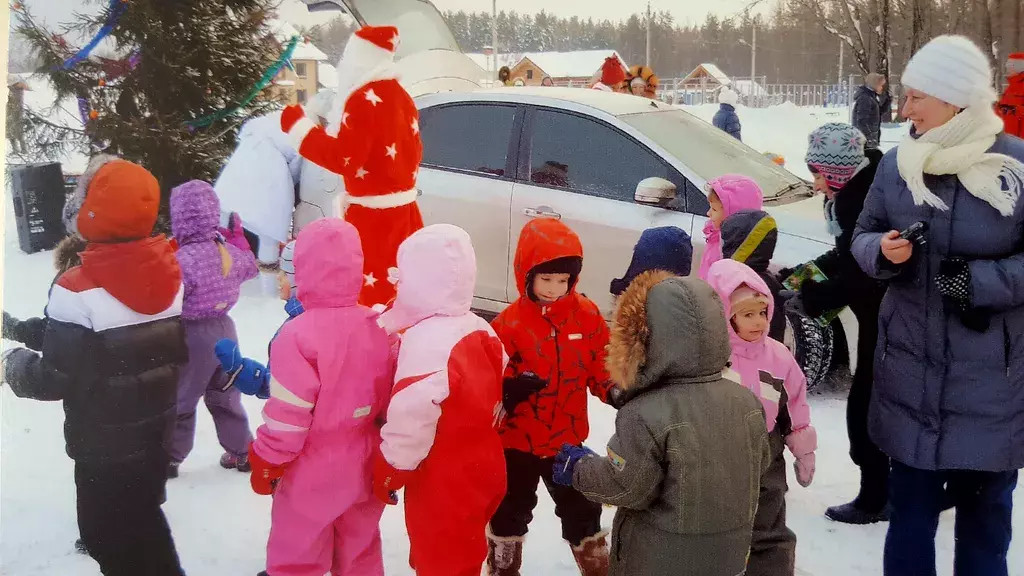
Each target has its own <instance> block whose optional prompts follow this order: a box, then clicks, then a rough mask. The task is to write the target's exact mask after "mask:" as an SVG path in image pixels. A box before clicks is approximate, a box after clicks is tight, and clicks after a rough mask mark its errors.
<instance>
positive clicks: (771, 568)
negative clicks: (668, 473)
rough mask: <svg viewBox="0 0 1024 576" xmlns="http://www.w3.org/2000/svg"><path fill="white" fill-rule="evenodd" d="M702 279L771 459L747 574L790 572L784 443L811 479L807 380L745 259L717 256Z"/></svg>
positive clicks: (799, 472)
mask: <svg viewBox="0 0 1024 576" xmlns="http://www.w3.org/2000/svg"><path fill="white" fill-rule="evenodd" d="M707 282H708V284H711V287H712V288H714V289H715V291H716V292H718V295H719V296H721V298H722V302H723V303H724V304H725V317H726V318H728V319H729V341H730V344H731V345H732V358H731V359H730V361H731V363H732V371H733V374H732V376H733V377H734V378H735V377H737V376H738V378H739V380H740V383H741V384H743V385H744V386H746V387H747V388H749V389H750V391H751V392H753V393H754V394H755V395H756V396H757V397H758V398H760V399H761V404H762V405H763V406H764V412H765V420H766V421H767V424H768V443H769V445H770V447H771V453H772V460H771V462H770V463H769V465H768V469H767V470H766V471H765V473H764V474H763V475H762V476H761V494H760V497H759V498H758V506H757V513H756V515H755V516H754V530H753V535H752V539H751V546H750V557H749V559H748V561H747V572H746V574H747V575H748V576H787V575H789V576H792V574H793V573H794V571H795V569H796V534H794V533H793V531H792V530H790V529H789V528H787V527H786V491H787V490H788V489H789V488H788V486H787V485H786V460H785V457H784V456H783V451H784V450H783V449H784V448H785V447H789V450H790V452H792V453H793V456H794V457H795V458H796V461H795V462H794V464H793V467H794V469H795V470H796V477H797V481H798V482H799V483H800V485H801V486H804V487H807V486H810V484H811V481H812V480H814V460H815V458H814V451H815V450H816V449H817V447H818V433H817V432H816V431H815V430H814V427H813V426H811V408H810V406H808V405H807V380H806V379H805V378H804V374H803V372H802V371H801V370H800V366H798V365H797V363H796V359H794V358H793V355H792V354H791V353H790V352H789V349H787V348H786V346H785V345H783V344H782V343H780V342H778V341H776V340H773V339H771V338H769V337H768V326H769V322H770V321H771V317H772V312H774V310H773V308H774V300H773V298H772V294H771V291H770V290H769V289H768V286H767V285H766V284H765V283H764V280H762V279H761V277H760V276H758V274H757V272H754V271H753V270H752V269H751V268H750V267H749V266H747V265H746V264H741V263H740V262H736V261H734V260H719V261H718V262H715V263H714V264H713V265H712V266H711V268H710V270H709V271H708V278H707Z"/></svg>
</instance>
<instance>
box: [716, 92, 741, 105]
mask: <svg viewBox="0 0 1024 576" xmlns="http://www.w3.org/2000/svg"><path fill="white" fill-rule="evenodd" d="M739 100H740V96H739V94H737V93H736V92H734V91H733V90H732V89H731V88H722V90H721V91H720V92H719V93H718V102H719V104H729V105H730V106H735V105H736V103H737V102H739Z"/></svg>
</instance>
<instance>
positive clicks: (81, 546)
mask: <svg viewBox="0 0 1024 576" xmlns="http://www.w3.org/2000/svg"><path fill="white" fill-rule="evenodd" d="M75 552H77V553H79V554H85V555H86V556H88V555H89V548H87V547H86V545H85V540H82V539H81V538H79V539H78V540H75Z"/></svg>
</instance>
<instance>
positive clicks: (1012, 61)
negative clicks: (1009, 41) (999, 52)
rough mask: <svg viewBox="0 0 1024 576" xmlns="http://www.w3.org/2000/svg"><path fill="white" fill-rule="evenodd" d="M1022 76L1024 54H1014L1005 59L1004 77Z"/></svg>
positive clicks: (1023, 72)
mask: <svg viewBox="0 0 1024 576" xmlns="http://www.w3.org/2000/svg"><path fill="white" fill-rule="evenodd" d="M1017 74H1024V52H1014V53H1013V54H1010V56H1009V58H1007V59H1006V77H1007V78H1011V77H1013V76H1016V75H1017Z"/></svg>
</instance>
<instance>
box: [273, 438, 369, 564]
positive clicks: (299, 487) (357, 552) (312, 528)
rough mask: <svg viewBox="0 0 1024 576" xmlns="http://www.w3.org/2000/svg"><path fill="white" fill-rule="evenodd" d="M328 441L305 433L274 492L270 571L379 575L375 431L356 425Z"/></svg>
mask: <svg viewBox="0 0 1024 576" xmlns="http://www.w3.org/2000/svg"><path fill="white" fill-rule="evenodd" d="M360 432H363V434H361V436H362V438H353V437H352V436H351V434H352V431H348V434H347V435H346V436H345V437H337V438H335V441H334V442H322V441H321V442H318V441H316V440H325V438H323V437H320V438H318V439H316V440H314V438H313V437H312V436H310V438H309V440H308V441H307V443H306V446H305V447H304V448H303V451H302V453H301V454H300V455H299V457H298V458H297V459H296V460H295V461H294V462H292V463H291V464H290V465H289V466H288V469H287V471H286V472H285V475H284V477H283V478H282V479H281V482H280V484H278V486H277V490H276V491H275V492H274V505H273V508H272V510H271V525H270V540H269V542H268V543H267V573H268V574H270V576H324V574H326V573H328V572H330V574H331V576H384V557H383V553H382V551H381V539H380V517H381V515H382V514H383V513H384V504H383V503H382V502H380V501H379V500H377V499H376V498H375V497H374V496H373V493H372V491H371V487H370V467H371V460H370V456H371V454H372V451H371V450H372V447H373V446H374V445H376V444H379V443H380V430H379V429H378V428H377V427H376V426H374V425H372V424H371V425H370V426H365V427H361V430H360Z"/></svg>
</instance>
